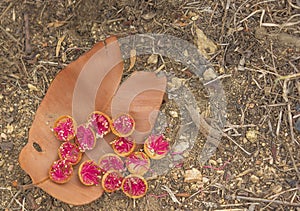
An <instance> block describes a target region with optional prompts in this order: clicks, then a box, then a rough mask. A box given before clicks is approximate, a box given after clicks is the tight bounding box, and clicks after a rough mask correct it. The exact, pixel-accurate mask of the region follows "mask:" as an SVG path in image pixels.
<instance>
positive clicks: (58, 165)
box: [49, 160, 73, 184]
mask: <svg viewBox="0 0 300 211" xmlns="http://www.w3.org/2000/svg"><path fill="white" fill-rule="evenodd" d="M72 174H73V167H72V164H71V162H70V161H67V160H57V161H54V162H53V164H52V165H51V167H50V169H49V178H50V179H51V180H52V181H53V182H55V183H59V184H63V183H66V182H68V181H69V180H70V179H71V177H72Z"/></svg>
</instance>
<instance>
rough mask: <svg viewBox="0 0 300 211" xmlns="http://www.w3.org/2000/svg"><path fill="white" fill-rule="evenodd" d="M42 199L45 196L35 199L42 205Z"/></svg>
mask: <svg viewBox="0 0 300 211" xmlns="http://www.w3.org/2000/svg"><path fill="white" fill-rule="evenodd" d="M42 200H43V198H42V197H39V198H37V199H36V200H35V202H36V203H37V204H38V205H40V204H41V203H42Z"/></svg>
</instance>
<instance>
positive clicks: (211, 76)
mask: <svg viewBox="0 0 300 211" xmlns="http://www.w3.org/2000/svg"><path fill="white" fill-rule="evenodd" d="M216 77H217V74H216V73H215V71H214V70H213V69H212V68H209V69H207V70H206V71H205V72H204V73H203V78H204V80H205V81H211V80H213V79H215V78H216Z"/></svg>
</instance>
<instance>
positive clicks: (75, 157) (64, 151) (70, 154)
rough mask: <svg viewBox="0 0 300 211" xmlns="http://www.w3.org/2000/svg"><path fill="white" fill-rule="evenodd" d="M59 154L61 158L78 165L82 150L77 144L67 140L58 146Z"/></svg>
mask: <svg viewBox="0 0 300 211" xmlns="http://www.w3.org/2000/svg"><path fill="white" fill-rule="evenodd" d="M58 156H59V158H60V159H61V160H67V161H70V162H71V164H72V165H76V164H77V163H79V162H80V160H81V158H82V152H81V151H80V150H79V147H78V146H77V145H76V144H74V143H71V142H69V141H66V142H64V143H62V144H61V145H60V147H59V148H58Z"/></svg>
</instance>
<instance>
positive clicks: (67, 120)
mask: <svg viewBox="0 0 300 211" xmlns="http://www.w3.org/2000/svg"><path fill="white" fill-rule="evenodd" d="M75 125H76V123H75V121H74V119H73V118H72V117H70V116H61V117H59V118H58V119H57V120H56V122H55V124H54V128H53V131H54V132H55V134H56V137H57V138H58V139H59V140H61V141H69V140H71V139H73V138H74V136H75V134H76V131H75Z"/></svg>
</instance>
